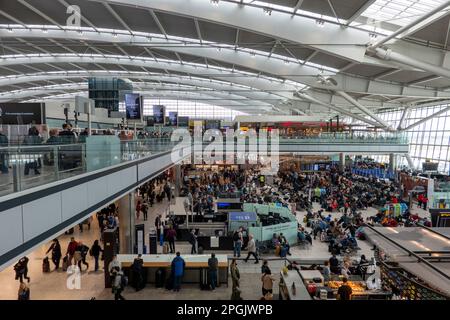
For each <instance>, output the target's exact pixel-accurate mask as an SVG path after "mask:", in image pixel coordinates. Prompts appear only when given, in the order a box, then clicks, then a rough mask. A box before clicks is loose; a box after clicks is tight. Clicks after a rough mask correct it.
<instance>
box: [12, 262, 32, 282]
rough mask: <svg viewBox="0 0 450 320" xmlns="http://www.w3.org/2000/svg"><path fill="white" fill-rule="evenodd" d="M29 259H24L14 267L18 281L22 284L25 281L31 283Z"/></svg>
mask: <svg viewBox="0 0 450 320" xmlns="http://www.w3.org/2000/svg"><path fill="white" fill-rule="evenodd" d="M28 261H29V259H28V257H22V258H20V260H19V261H18V262H17V263H16V264H15V265H14V271H15V272H16V280H19V281H20V282H21V283H22V282H23V279H24V278H25V279H27V281H28V283H29V282H30V281H31V279H30V277H28Z"/></svg>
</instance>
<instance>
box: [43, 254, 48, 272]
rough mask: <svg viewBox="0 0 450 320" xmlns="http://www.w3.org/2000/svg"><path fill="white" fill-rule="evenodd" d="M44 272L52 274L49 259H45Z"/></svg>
mask: <svg viewBox="0 0 450 320" xmlns="http://www.w3.org/2000/svg"><path fill="white" fill-rule="evenodd" d="M42 272H45V273H47V272H50V261H49V259H48V257H45V258H44V260H42Z"/></svg>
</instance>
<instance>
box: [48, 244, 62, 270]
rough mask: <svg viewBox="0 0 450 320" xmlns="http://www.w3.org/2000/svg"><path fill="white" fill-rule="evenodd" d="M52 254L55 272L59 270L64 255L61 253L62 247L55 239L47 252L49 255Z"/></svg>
mask: <svg viewBox="0 0 450 320" xmlns="http://www.w3.org/2000/svg"><path fill="white" fill-rule="evenodd" d="M50 251H51V252H52V262H53V264H54V265H55V270H58V269H59V263H60V261H61V257H62V253H61V245H60V244H59V241H58V239H56V238H55V239H53V242H52V244H51V246H50V248H48V250H47V251H46V252H45V254H46V255H47V254H48V253H49V252H50Z"/></svg>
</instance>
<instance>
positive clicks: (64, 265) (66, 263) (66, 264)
mask: <svg viewBox="0 0 450 320" xmlns="http://www.w3.org/2000/svg"><path fill="white" fill-rule="evenodd" d="M68 267H69V258H68V257H67V256H65V257H64V258H63V261H62V270H63V271H67V268H68Z"/></svg>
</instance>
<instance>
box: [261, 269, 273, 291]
mask: <svg viewBox="0 0 450 320" xmlns="http://www.w3.org/2000/svg"><path fill="white" fill-rule="evenodd" d="M261 281H262V295H263V296H265V295H266V294H268V293H270V294H273V283H274V281H275V278H274V277H273V275H272V273H271V272H270V270H268V269H267V270H266V271H265V273H264V274H263V275H262V277H261Z"/></svg>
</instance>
